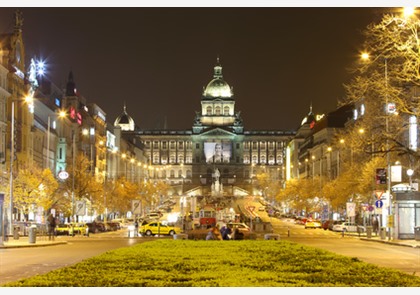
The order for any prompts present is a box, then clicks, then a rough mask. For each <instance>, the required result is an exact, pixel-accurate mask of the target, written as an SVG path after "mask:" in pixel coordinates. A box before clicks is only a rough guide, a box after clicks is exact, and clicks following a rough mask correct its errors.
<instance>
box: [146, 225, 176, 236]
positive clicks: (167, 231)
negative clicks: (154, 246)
mask: <svg viewBox="0 0 420 295" xmlns="http://www.w3.org/2000/svg"><path fill="white" fill-rule="evenodd" d="M179 233H181V228H179V227H176V226H172V225H168V224H166V223H165V224H164V223H162V222H160V221H152V222H149V223H146V224H142V225H140V226H139V234H141V235H145V236H153V235H158V234H159V235H171V236H173V235H175V234H179Z"/></svg>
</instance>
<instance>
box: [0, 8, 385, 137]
mask: <svg viewBox="0 0 420 295" xmlns="http://www.w3.org/2000/svg"><path fill="white" fill-rule="evenodd" d="M20 10H21V11H22V12H23V18H24V23H23V38H24V41H25V48H26V59H27V61H28V63H29V60H30V58H31V57H34V56H36V57H37V58H42V59H45V61H46V63H47V66H48V68H47V78H48V79H49V80H51V81H52V82H53V83H55V84H56V85H58V86H63V87H64V85H65V82H66V80H67V77H68V74H69V72H70V71H73V74H74V79H75V82H76V87H77V89H78V91H79V93H80V94H81V95H82V96H84V97H85V98H86V100H87V101H88V102H94V103H96V104H98V105H99V106H100V107H101V108H102V109H103V110H104V111H105V112H106V114H107V121H108V122H112V123H113V122H114V120H115V118H116V117H117V116H118V115H119V114H121V112H122V110H123V105H124V102H125V103H126V105H127V111H128V113H129V114H130V115H131V116H132V117H133V119H134V120H135V122H136V124H137V125H138V126H139V127H140V129H143V130H149V129H161V128H163V127H164V126H165V125H164V122H166V127H167V129H171V130H184V129H191V126H192V124H193V121H194V117H195V112H196V111H199V110H200V108H201V104H200V101H201V94H202V90H203V87H205V86H206V85H207V83H208V82H210V81H211V79H212V77H213V67H214V65H215V63H216V59H217V57H219V58H220V62H221V64H222V66H223V76H224V79H225V81H226V82H227V83H228V84H229V85H230V86H232V87H233V91H234V94H235V101H236V106H235V110H236V111H241V116H242V118H243V121H244V126H245V130H296V129H297V128H298V126H299V125H300V122H301V120H302V118H303V117H304V116H305V115H306V114H307V113H308V112H309V107H310V105H311V104H312V106H313V111H314V112H315V113H326V112H330V111H333V110H334V109H335V108H336V106H337V102H338V100H340V99H341V98H342V97H343V96H344V88H343V84H344V83H347V82H348V81H349V78H350V77H351V75H350V73H349V70H348V68H349V67H350V66H351V65H352V63H354V62H355V61H356V60H357V58H358V54H359V52H360V51H361V50H362V49H363V48H362V43H363V40H364V38H363V36H362V34H361V32H362V31H363V30H365V29H366V27H367V25H368V24H370V23H372V22H378V21H379V20H380V19H381V16H382V14H383V13H384V12H389V11H390V8H369V7H361V8H354V7H344V8H342V7H295V8H293V7H249V8H245V7H231V8H229V7H131V8H124V7H109V8H100V7H92V8H76V7H67V8H49V7H45V8H44V7H34V8H25V7H21V8H20ZM14 11H15V8H13V7H7V8H0V33H7V32H11V31H13V24H14V15H13V13H14Z"/></svg>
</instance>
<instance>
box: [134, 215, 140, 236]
mask: <svg viewBox="0 0 420 295" xmlns="http://www.w3.org/2000/svg"><path fill="white" fill-rule="evenodd" d="M134 230H135V233H134V236H136V237H137V236H138V235H139V221H138V220H137V219H136V221H135V222H134Z"/></svg>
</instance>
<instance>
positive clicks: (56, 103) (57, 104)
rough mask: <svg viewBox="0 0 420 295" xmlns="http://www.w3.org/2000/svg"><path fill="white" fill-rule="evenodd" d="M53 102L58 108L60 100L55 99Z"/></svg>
mask: <svg viewBox="0 0 420 295" xmlns="http://www.w3.org/2000/svg"><path fill="white" fill-rule="evenodd" d="M54 102H55V105H56V106H58V107H60V106H61V100H60V99H59V98H55V100H54Z"/></svg>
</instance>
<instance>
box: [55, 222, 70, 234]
mask: <svg viewBox="0 0 420 295" xmlns="http://www.w3.org/2000/svg"><path fill="white" fill-rule="evenodd" d="M55 234H56V235H57V236H59V235H66V236H68V235H69V234H70V224H68V223H60V224H58V225H57V226H56V227H55Z"/></svg>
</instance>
